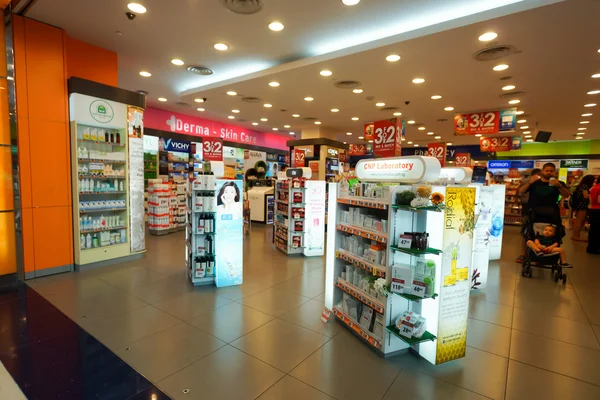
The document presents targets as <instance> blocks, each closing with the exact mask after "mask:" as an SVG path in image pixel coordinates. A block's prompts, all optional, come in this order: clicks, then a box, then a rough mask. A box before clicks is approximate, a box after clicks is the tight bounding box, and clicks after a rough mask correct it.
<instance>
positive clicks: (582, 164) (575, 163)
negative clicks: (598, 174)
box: [560, 160, 588, 169]
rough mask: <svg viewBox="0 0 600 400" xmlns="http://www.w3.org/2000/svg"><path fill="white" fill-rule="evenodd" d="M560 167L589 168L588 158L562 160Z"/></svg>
mask: <svg viewBox="0 0 600 400" xmlns="http://www.w3.org/2000/svg"><path fill="white" fill-rule="evenodd" d="M560 167H561V168H579V169H588V160H560Z"/></svg>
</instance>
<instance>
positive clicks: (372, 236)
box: [337, 224, 387, 244]
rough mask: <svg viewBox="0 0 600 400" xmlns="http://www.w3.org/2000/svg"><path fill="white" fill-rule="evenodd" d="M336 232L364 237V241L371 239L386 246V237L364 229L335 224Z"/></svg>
mask: <svg viewBox="0 0 600 400" xmlns="http://www.w3.org/2000/svg"><path fill="white" fill-rule="evenodd" d="M337 230H338V231H341V232H345V233H349V234H351V235H357V236H361V237H364V238H366V239H371V240H374V241H376V242H379V243H382V244H386V243H387V235H384V234H383V233H381V232H375V231H371V230H367V229H365V228H359V227H356V226H352V225H346V224H337Z"/></svg>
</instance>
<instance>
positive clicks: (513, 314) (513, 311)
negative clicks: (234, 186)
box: [503, 276, 517, 399]
mask: <svg viewBox="0 0 600 400" xmlns="http://www.w3.org/2000/svg"><path fill="white" fill-rule="evenodd" d="M516 281H517V277H516V276H515V284H516ZM516 297H517V290H516V288H515V291H514V292H513V307H512V310H511V312H510V329H511V332H510V333H509V335H508V361H507V363H506V377H505V379H504V396H503V397H504V399H506V393H507V392H508V368H509V366H510V349H511V346H512V329H513V325H514V323H513V321H514V319H515V307H514V304H515V300H516Z"/></svg>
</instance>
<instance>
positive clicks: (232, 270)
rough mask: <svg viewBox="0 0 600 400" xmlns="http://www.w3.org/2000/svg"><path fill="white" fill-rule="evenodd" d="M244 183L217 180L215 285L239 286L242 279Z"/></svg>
mask: <svg viewBox="0 0 600 400" xmlns="http://www.w3.org/2000/svg"><path fill="white" fill-rule="evenodd" d="M242 187H243V183H242V181H241V180H235V181H233V180H224V179H219V180H217V215H216V225H217V226H216V234H215V242H216V244H215V252H216V258H217V259H216V264H217V265H216V268H217V270H216V282H215V283H216V285H217V287H223V286H233V285H241V284H242V282H243V272H244V269H243V265H244V255H243V240H244V236H243V233H242V227H243V222H244V221H243V215H242V208H243V206H242V202H243V194H244V193H243V191H242Z"/></svg>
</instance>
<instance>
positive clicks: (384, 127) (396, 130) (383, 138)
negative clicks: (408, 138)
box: [373, 118, 402, 157]
mask: <svg viewBox="0 0 600 400" xmlns="http://www.w3.org/2000/svg"><path fill="white" fill-rule="evenodd" d="M398 123H400V125H398ZM401 131H402V122H401V121H398V118H391V119H384V120H382V121H376V122H375V124H374V131H373V154H375V155H378V156H381V157H394V156H400V155H402V154H401V152H402V144H401V143H402V142H401V141H400V133H401Z"/></svg>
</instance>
